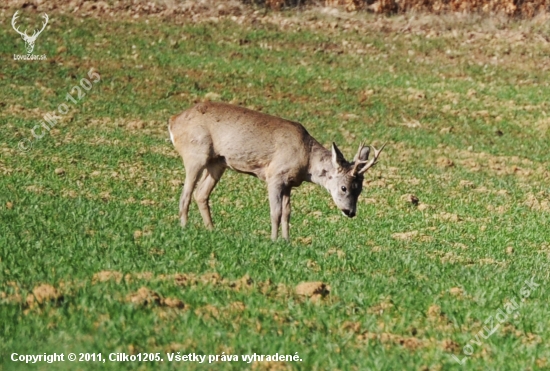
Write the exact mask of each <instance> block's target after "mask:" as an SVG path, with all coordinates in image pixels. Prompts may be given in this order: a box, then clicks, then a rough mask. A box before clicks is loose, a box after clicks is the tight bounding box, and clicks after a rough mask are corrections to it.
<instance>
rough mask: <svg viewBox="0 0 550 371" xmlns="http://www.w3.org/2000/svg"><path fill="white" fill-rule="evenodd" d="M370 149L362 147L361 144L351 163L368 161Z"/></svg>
mask: <svg viewBox="0 0 550 371" xmlns="http://www.w3.org/2000/svg"><path fill="white" fill-rule="evenodd" d="M369 154H370V147H369V146H367V147H364V146H363V145H362V144H361V146H360V147H359V150H358V151H357V154H356V155H355V157H354V158H353V162H357V161H367V160H368V159H369Z"/></svg>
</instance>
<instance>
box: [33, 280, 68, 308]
mask: <svg viewBox="0 0 550 371" xmlns="http://www.w3.org/2000/svg"><path fill="white" fill-rule="evenodd" d="M62 300H63V295H62V294H61V293H60V292H59V291H58V290H57V289H56V288H55V287H53V286H52V285H48V284H47V283H43V284H41V285H38V286H36V287H35V288H34V289H32V293H31V294H29V295H27V300H26V301H27V305H29V306H32V305H33V304H35V303H38V304H44V303H48V302H52V303H56V302H60V301H62Z"/></svg>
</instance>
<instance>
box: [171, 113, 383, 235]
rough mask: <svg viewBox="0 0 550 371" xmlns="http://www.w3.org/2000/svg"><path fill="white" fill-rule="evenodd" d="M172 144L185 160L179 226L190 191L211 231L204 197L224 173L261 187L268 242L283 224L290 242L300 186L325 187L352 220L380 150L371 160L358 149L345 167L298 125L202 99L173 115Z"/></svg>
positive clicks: (336, 154)
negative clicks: (294, 193) (293, 194)
mask: <svg viewBox="0 0 550 371" xmlns="http://www.w3.org/2000/svg"><path fill="white" fill-rule="evenodd" d="M168 130H169V132H170V139H171V140H172V143H173V144H174V147H175V148H176V150H177V151H178V153H179V154H180V155H181V157H182V159H183V165H184V166H185V171H186V179H185V183H184V185H183V191H182V193H181V197H180V203H179V216H180V219H181V225H182V226H185V225H186V224H187V214H188V212H189V203H190V202H191V195H192V193H193V189H195V186H197V189H196V191H195V200H196V201H197V204H198V207H199V211H200V213H201V215H202V218H203V220H204V224H205V225H206V227H207V228H209V229H211V228H213V225H212V218H211V216H210V207H209V205H208V199H209V197H210V193H211V192H212V190H213V189H214V187H215V186H216V183H218V181H219V180H220V178H221V176H222V175H223V173H224V171H225V169H226V168H230V169H233V170H236V171H238V172H240V173H245V174H250V175H253V176H256V177H258V178H260V179H261V180H263V181H265V182H267V189H268V193H269V206H270V209H271V238H272V239H273V240H276V239H277V232H278V230H279V225H280V224H282V232H283V238H284V239H286V240H288V238H289V225H288V223H289V219H290V191H291V188H292V187H298V186H299V185H300V184H301V183H302V182H303V181H308V182H312V183H315V184H318V185H321V186H323V187H325V188H326V189H327V190H328V191H329V192H330V194H331V195H332V198H333V200H334V202H335V203H336V206H338V208H339V209H340V210H341V211H342V213H343V214H344V215H346V216H348V217H350V218H353V217H354V216H355V213H356V205H357V198H358V197H359V194H360V193H361V190H362V188H363V174H364V173H365V171H367V170H368V169H369V168H370V167H372V166H374V164H376V161H377V160H378V156H379V155H380V152H382V150H383V149H384V146H382V148H380V149H379V150H377V149H376V148H374V156H373V158H372V159H371V160H370V161H369V160H368V157H369V152H370V148H369V147H365V146H363V145H361V146H359V150H358V151H357V154H356V155H355V158H354V159H353V162H348V161H346V159H345V158H344V156H343V155H342V153H341V152H340V150H339V149H338V147H336V144H334V143H333V144H332V149H331V151H329V150H327V149H325V148H324V147H323V146H322V145H321V144H319V142H317V141H316V140H315V139H314V138H313V137H312V136H311V135H309V133H308V132H307V131H306V129H305V128H304V127H303V126H302V125H300V124H299V123H296V122H292V121H288V120H285V119H282V118H279V117H275V116H270V115H267V114H264V113H261V112H256V111H252V110H249V109H246V108H243V107H239V106H233V105H230V104H225V103H214V102H205V103H199V104H197V105H195V106H194V107H191V108H189V109H187V110H186V111H183V112H182V113H180V114H179V115H175V116H172V117H171V118H170V120H169V121H168Z"/></svg>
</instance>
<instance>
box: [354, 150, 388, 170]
mask: <svg viewBox="0 0 550 371" xmlns="http://www.w3.org/2000/svg"><path fill="white" fill-rule="evenodd" d="M386 144H387V143H384V145H383V146H382V147H381V148H380V149H376V148H375V147H374V146H372V149H374V157H373V158H372V159H371V160H370V161H368V160H365V161H357V162H356V163H355V165H354V166H353V174H356V175H360V174H363V173H364V172H365V171H367V170H368V169H370V168H371V167H373V166H374V165H375V164H376V162H377V161H378V156H380V153H381V152H382V150H383V149H384V147H386ZM362 149H363V144H361V146H360V147H359V153H360V152H361V150H362ZM362 165H365V166H363V167H362V168H361V169H359V170H358V168H359V166H362Z"/></svg>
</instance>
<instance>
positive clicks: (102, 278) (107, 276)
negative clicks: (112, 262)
mask: <svg viewBox="0 0 550 371" xmlns="http://www.w3.org/2000/svg"><path fill="white" fill-rule="evenodd" d="M110 280H114V281H115V282H116V283H120V281H121V280H122V273H120V272H117V271H101V272H98V273H96V274H94V275H93V277H92V283H98V282H107V281H110Z"/></svg>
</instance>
